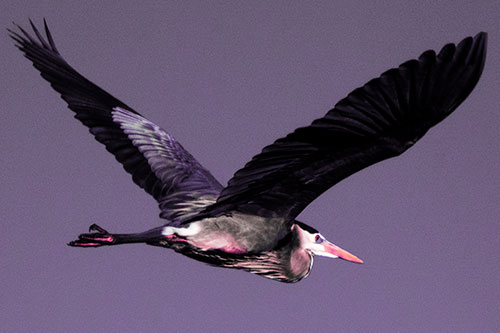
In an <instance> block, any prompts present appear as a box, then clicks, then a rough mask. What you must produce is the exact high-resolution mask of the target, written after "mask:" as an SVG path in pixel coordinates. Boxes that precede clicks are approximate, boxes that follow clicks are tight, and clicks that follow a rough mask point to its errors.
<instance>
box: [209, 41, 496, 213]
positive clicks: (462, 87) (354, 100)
mask: <svg viewBox="0 0 500 333" xmlns="http://www.w3.org/2000/svg"><path fill="white" fill-rule="evenodd" d="M486 44H487V35H486V33H484V32H481V33H479V34H477V35H476V36H475V37H474V38H471V37H468V38H465V39H464V40H463V41H461V42H460V43H459V44H458V45H457V46H455V45H454V44H447V45H445V46H444V47H443V48H442V49H441V51H440V52H439V53H438V54H437V55H436V53H435V52H434V51H432V50H429V51H426V52H424V53H422V55H421V56H420V57H419V58H418V59H413V60H409V61H407V62H405V63H403V64H401V65H400V66H399V67H398V68H393V69H390V70H388V71H386V72H384V73H383V74H381V76H380V77H378V78H375V79H373V80H371V81H369V82H368V83H367V84H365V85H364V86H363V87H361V88H358V89H355V90H354V91H353V92H351V93H350V94H349V95H348V96H347V97H346V98H344V99H342V100H341V101H339V102H338V103H337V104H336V105H335V107H334V108H333V109H332V110H330V111H329V112H328V113H327V114H326V115H325V116H324V117H323V118H320V119H317V120H315V121H313V122H312V124H311V125H310V126H307V127H303V128H298V129H296V130H295V131H294V132H293V133H290V134H289V135H287V136H286V137H284V138H281V139H278V140H276V141H275V142H274V143H273V144H271V145H269V146H267V147H265V148H264V149H263V150H262V152H261V153H260V154H258V155H256V156H255V157H253V158H252V160H251V161H250V162H248V163H247V164H246V165H245V167H243V168H242V169H240V170H238V171H237V172H236V173H235V174H234V176H233V178H232V179H231V180H230V181H229V183H228V186H227V187H226V188H224V189H223V190H222V192H221V194H220V196H219V198H218V199H217V202H216V203H215V204H213V205H211V206H209V207H207V209H206V210H205V211H204V212H203V213H202V214H205V215H220V214H224V213H227V212H230V211H239V212H242V213H248V214H257V215H260V216H269V217H276V216H279V217H283V218H285V219H286V220H288V221H292V220H293V219H294V218H295V217H296V216H297V215H298V214H299V213H300V212H301V211H302V210H303V209H304V208H305V207H306V206H307V205H308V204H309V203H310V202H311V201H313V200H314V199H315V198H317V197H318V196H319V195H320V194H321V193H323V192H324V191H326V190H327V189H328V188H330V187H331V186H333V185H335V184H336V183H337V182H339V181H341V180H342V179H344V178H346V177H348V176H350V175H352V174H353V173H355V172H357V171H359V170H361V169H363V168H365V167H368V166H370V165H372V164H374V163H377V162H379V161H382V160H384V159H387V158H390V157H393V156H396V155H399V154H401V153H403V152H404V151H406V150H407V149H408V148H409V147H411V146H412V145H413V144H414V143H415V142H416V141H417V140H418V139H420V138H421V137H422V136H423V135H424V134H425V133H426V132H427V131H428V130H429V129H430V128H431V127H432V126H434V125H436V124H437V123H438V122H440V121H441V120H443V119H444V118H445V117H446V116H448V115H449V114H450V113H451V112H452V111H453V110H455V109H456V107H457V106H458V105H459V104H460V103H461V102H462V101H463V100H464V99H465V98H466V97H467V96H468V95H469V94H470V93H471V91H472V89H473V88H474V86H475V85H476V83H477V82H478V80H479V77H480V75H481V73H482V70H483V67H484V62H485V58H486Z"/></svg>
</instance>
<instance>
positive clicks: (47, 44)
mask: <svg viewBox="0 0 500 333" xmlns="http://www.w3.org/2000/svg"><path fill="white" fill-rule="evenodd" d="M28 22H29V24H30V26H31V28H32V30H33V32H34V34H35V36H36V38H37V39H38V40H37V39H35V38H33V36H32V35H30V34H29V33H28V32H27V31H26V30H25V29H23V28H22V27H21V26H20V25H19V24H17V23H16V22H14V21H12V24H13V25H14V26H15V27H16V28H17V29H19V31H20V32H21V34H22V35H21V34H20V33H18V32H16V31H14V30H11V29H9V28H7V31H8V32H9V37H11V38H12V39H13V40H14V41H15V42H16V43H17V44H16V46H17V47H18V48H19V49H26V47H34V46H35V47H39V48H43V49H46V50H49V51H51V52H53V53H55V54H57V55H59V56H60V53H59V51H58V50H57V47H56V45H55V43H54V39H53V38H52V34H51V33H50V29H49V27H48V24H47V20H46V19H45V18H43V27H44V31H45V37H44V36H43V35H42V34H41V33H40V31H39V30H38V28H37V27H36V25H35V24H34V23H33V20H32V19H31V18H28ZM23 35H24V36H23Z"/></svg>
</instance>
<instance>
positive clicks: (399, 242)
mask: <svg viewBox="0 0 500 333" xmlns="http://www.w3.org/2000/svg"><path fill="white" fill-rule="evenodd" d="M28 17H31V18H32V19H33V20H34V22H35V23H37V24H38V25H40V24H41V22H42V18H43V17H45V18H47V20H48V22H49V25H50V27H51V30H52V32H53V35H54V38H55V41H56V44H57V46H58V48H59V50H60V51H61V53H62V54H63V56H64V57H65V58H66V59H67V61H68V62H69V63H70V64H71V65H72V66H73V67H74V68H76V69H77V70H78V71H80V72H81V73H82V74H83V75H85V76H86V77H87V78H89V79H90V80H92V81H93V82H95V83H97V84H98V85H100V86H101V87H103V88H104V89H106V90H108V91H109V92H110V93H112V94H113V95H115V96H116V97H118V98H119V99H122V100H123V101H124V102H125V103H127V104H129V105H130V106H132V107H134V108H135V109H136V110H138V111H139V112H141V113H142V114H143V115H145V116H146V117H147V118H149V119H150V120H152V121H154V122H155V123H157V124H159V125H160V126H162V127H163V128H165V129H166V130H168V131H169V132H170V133H171V134H172V135H174V136H175V137H176V138H177V139H178V140H179V141H180V142H181V143H182V144H183V145H184V146H185V147H186V148H187V149H188V150H189V151H190V152H191V153H192V154H193V155H194V156H195V157H196V158H197V159H198V160H199V161H200V162H201V163H202V164H203V165H205V166H206V167H207V168H208V169H209V170H211V171H212V172H213V174H214V175H215V176H216V177H217V178H218V179H219V180H220V181H221V182H222V183H224V184H225V183H226V182H227V180H228V179H229V178H230V177H231V175H232V174H233V173H234V172H235V171H236V170H237V169H238V168H240V167H241V166H243V165H244V163H245V162H246V161H248V160H249V159H250V158H251V157H252V156H253V155H254V154H256V153H258V152H259V151H260V149H261V148H262V147H263V146H265V145H267V144H269V143H271V142H272V141H273V140H275V139H276V138H278V137H281V136H284V135H286V134H287V133H289V132H290V131H292V130H293V129H295V128H296V127H299V126H305V125H307V124H309V123H310V122H311V121H312V120H313V119H315V118H318V117H321V116H323V115H324V114H325V113H326V111H327V110H328V109H330V108H331V107H332V106H333V105H334V104H335V103H336V102H337V101H338V100H339V99H341V98H343V97H344V96H345V95H347V94H348V93H349V92H350V91H351V90H353V89H354V88H356V87H358V86H361V85H362V84H364V83H365V82H367V81H368V80H369V79H371V78H373V77H376V76H378V75H379V74H380V73H381V72H383V71H385V70H387V69H389V68H391V67H394V66H397V65H399V64H400V63H402V62H404V61H406V60H408V59H410V58H415V57H417V56H418V55H419V54H420V53H421V52H423V51H425V50H427V49H431V48H432V49H440V48H441V47H442V46H443V45H444V44H445V43H447V42H455V43H456V42H459V41H460V40H461V39H462V38H464V37H466V36H469V35H475V34H476V33H477V32H479V31H487V32H489V34H490V35H489V48H488V58H487V62H486V67H485V70H484V73H483V76H482V78H481V80H480V81H479V84H478V85H477V87H476V88H475V90H474V91H473V92H472V94H471V95H470V96H469V98H468V99H467V100H466V101H465V102H464V103H463V104H462V105H461V106H460V107H459V109H458V110H457V111H456V112H455V113H454V114H453V115H451V116H450V117H449V118H448V119H446V120H445V121H444V122H443V123H441V124H439V125H438V126H436V127H435V128H434V129H432V130H431V131H430V132H429V133H428V134H427V135H426V136H425V137H424V138H423V139H422V140H421V141H420V142H418V144H417V145H416V146H415V147H413V148H411V149H410V150H409V151H408V152H407V153H405V154H404V155H402V156H401V157H398V158H395V159H391V160H387V161H384V162H381V163H379V164H377V165H375V166H373V167H371V168H368V169H366V170H363V171H362V172H359V173H357V174H356V175H355V176H353V177H350V178H349V179H347V180H345V181H343V182H341V183H340V184H338V185H337V186H335V187H334V188H333V189H331V190H330V191H328V192H327V193H325V194H324V195H323V196H321V197H320V198H319V199H318V200H316V201H315V202H314V203H313V204H311V205H310V206H309V207H308V208H307V209H306V210H305V211H304V212H303V213H302V214H301V215H300V216H299V219H300V220H302V221H304V222H306V223H308V224H310V225H312V226H314V227H316V228H317V229H319V230H320V231H321V232H322V234H323V235H325V237H327V238H328V239H329V240H331V241H333V242H334V243H336V244H338V245H340V246H342V247H344V248H346V249H347V250H349V251H352V252H353V253H354V254H356V255H358V256H359V257H360V258H362V259H364V260H365V264H364V265H354V264H350V263H348V262H343V261H340V260H331V259H326V258H316V261H315V266H314V268H313V271H312V274H311V276H310V277H308V278H307V279H305V280H303V281H301V282H300V283H298V284H293V285H287V284H281V283H277V282H274V281H271V280H266V279H263V278H261V277H257V276H254V275H252V274H248V273H245V272H240V271H234V270H228V269H220V268H212V267H209V266H207V265H204V264H202V263H199V262H196V261H194V260H191V259H188V258H185V257H182V256H180V255H178V254H176V253H174V252H173V251H170V250H166V249H160V248H153V247H148V246H144V245H128V246H119V247H110V248H99V249H74V248H69V247H67V246H66V245H65V244H66V243H67V242H68V241H71V240H73V239H75V237H76V236H77V235H78V234H80V233H82V232H85V231H86V229H87V228H88V226H89V225H90V224H92V223H98V224H100V225H101V226H103V227H105V228H106V229H108V230H109V231H110V232H120V233H125V232H137V231H143V230H146V229H149V228H151V227H154V226H157V225H159V223H161V222H160V220H159V219H158V209H157V206H156V203H155V201H154V200H152V199H151V198H150V197H149V196H148V195H147V194H145V193H144V192H143V191H142V190H141V189H139V188H138V187H137V186H136V185H135V184H133V183H132V181H131V179H130V176H129V175H128V174H126V173H125V172H124V171H123V170H122V168H121V166H120V165H119V164H118V163H117V162H116V161H115V160H114V159H113V157H112V156H111V155H109V154H108V153H107V152H106V151H105V150H104V148H103V147H102V146H100V145H99V144H98V143H97V142H95V141H94V140H93V138H92V137H91V136H90V135H89V134H88V133H87V129H86V128H84V127H83V126H82V125H81V124H80V123H79V122H77V121H75V120H74V119H72V113H71V112H70V111H69V110H68V109H67V108H66V107H65V103H64V102H63V101H62V100H61V99H60V98H59V97H58V95H57V94H56V93H55V92H54V91H53V90H52V89H51V88H50V86H49V85H48V84H47V83H46V82H45V81H44V80H43V79H41V78H40V76H39V75H38V73H37V71H36V70H34V69H33V68H32V67H31V65H30V63H29V62H28V61H27V60H26V59H24V58H23V57H22V55H21V53H20V52H19V51H18V50H17V49H15V48H14V47H13V43H12V41H11V40H10V39H9V38H8V36H7V33H6V31H5V30H3V32H2V33H1V34H0V43H1V48H0V49H1V54H2V61H1V62H0V66H1V69H0V73H1V77H0V82H1V89H0V98H1V103H0V107H1V118H0V119H1V121H0V145H1V156H2V157H1V167H0V172H1V178H0V181H1V184H0V191H1V193H0V205H1V211H2V214H1V217H0V219H1V238H0V251H1V258H0V265H1V266H0V281H1V285H2V286H1V288H0V306H1V308H0V331H2V332H28V331H39V332H41V331H45V332H49V331H50V332H90V331H109V332H128V331H130V332H139V331H140V332H148V331H153V330H162V331H170V332H176V331H183V332H188V331H190V332H201V331H204V332H207V331H217V332H244V331H253V332H256V331H259V332H300V331H302V332H304V331H308V332H314V331H322V332H332V331H336V332H359V331H364V332H492V331H497V330H498V327H500V315H499V314H500V263H499V258H500V224H499V215H500V208H499V201H500V200H499V199H500V180H499V165H500V148H499V147H500V145H499V140H500V135H499V125H500V108H499V106H500V103H499V101H500V99H499V91H500V79H499V77H500V71H499V68H500V63H499V59H500V58H499V56H500V37H499V36H500V23H499V18H500V3H499V2H498V1H476V2H473V1H406V2H404V1H315V2H308V1H301V2H298V1H269V2H262V1H210V2H209V1H175V2H172V1H141V2H140V4H139V2H138V1H137V2H135V1H114V2H112V1H107V2H102V1H53V2H51V1H10V0H9V1H2V3H1V5H0V22H1V24H0V26H1V27H3V28H8V27H10V28H12V27H13V26H12V24H11V22H12V21H15V22H17V23H18V24H21V25H22V26H24V27H28Z"/></svg>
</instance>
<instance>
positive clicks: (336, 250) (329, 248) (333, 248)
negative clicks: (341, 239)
mask: <svg viewBox="0 0 500 333" xmlns="http://www.w3.org/2000/svg"><path fill="white" fill-rule="evenodd" d="M322 245H323V246H324V247H325V251H326V252H328V253H329V254H332V255H334V256H335V257H338V258H341V259H344V260H347V261H352V262H355V263H358V264H362V263H363V260H361V259H359V258H358V257H356V256H355V255H354V254H352V253H349V252H347V251H346V250H344V249H342V248H340V247H338V246H337V245H335V244H332V243H330V242H328V241H324V242H323V243H322Z"/></svg>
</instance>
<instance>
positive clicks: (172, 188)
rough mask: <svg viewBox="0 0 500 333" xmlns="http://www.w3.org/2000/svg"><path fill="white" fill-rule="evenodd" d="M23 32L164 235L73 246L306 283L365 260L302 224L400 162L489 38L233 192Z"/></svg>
mask: <svg viewBox="0 0 500 333" xmlns="http://www.w3.org/2000/svg"><path fill="white" fill-rule="evenodd" d="M31 25H32V27H33V31H34V32H35V34H36V37H37V39H38V40H36V39H34V38H33V37H32V36H30V35H29V34H28V33H27V32H25V31H24V30H23V29H22V28H20V27H19V29H20V30H21V32H22V35H21V34H18V33H16V32H13V31H10V33H11V37H12V38H13V39H14V40H15V41H16V42H17V46H18V47H19V48H20V49H21V51H23V52H24V54H25V56H26V57H27V58H28V59H30V60H31V61H32V62H33V64H34V66H35V67H36V68H37V69H38V70H39V71H40V72H41V75H42V76H43V77H44V78H45V79H46V80H48V81H49V82H50V83H51V85H52V87H53V88H54V89H55V90H56V91H58V92H59V93H60V94H61V96H62V98H63V99H64V100H65V101H66V102H67V103H68V106H69V108H70V109H71V110H73V111H74V112H75V117H76V118H77V119H78V120H80V121H81V122H82V123H83V124H84V125H85V126H87V127H89V130H90V132H91V133H92V134H93V135H94V136H95V138H96V139H97V140H98V141H99V142H101V143H102V144H104V145H105V146H106V149H107V150H108V151H109V152H111V153H112V154H113V155H114V156H115V158H116V159H117V160H118V161H119V162H120V163H121V164H122V165H123V167H124V168H125V170H126V171H127V172H128V173H130V174H131V175H132V179H133V181H134V182H135V183H136V184H137V185H139V186H140V187H142V188H143V189H144V190H145V191H146V192H148V193H149V194H151V195H152V196H153V197H154V198H155V199H156V200H157V201H158V204H159V207H160V210H161V213H160V217H161V218H162V219H164V222H165V223H164V225H163V226H161V227H156V228H152V229H150V230H148V231H146V232H142V233H136V234H116V233H109V232H108V231H106V230H105V229H103V228H101V227H99V226H97V225H92V226H91V227H90V230H89V231H90V232H89V233H86V234H81V235H80V236H79V238H78V240H75V241H72V242H70V243H69V245H71V246H75V247H100V246H104V245H118V244H126V243H146V244H149V245H153V246H160V247H167V248H171V249H173V250H175V251H176V252H179V253H182V254H184V255H186V256H188V257H191V258H193V259H196V260H199V261H202V262H205V263H208V264H211V265H214V266H221V267H228V268H236V269H243V270H246V271H249V272H252V273H255V274H259V275H262V276H264V277H267V278H270V279H274V280H277V281H282V282H297V281H299V280H301V279H302V278H304V277H306V276H307V275H308V274H309V273H310V271H311V268H312V264H313V257H314V255H321V256H326V257H332V258H341V259H344V260H348V261H351V262H356V263H362V261H361V260H360V259H359V258H357V257H356V256H354V255H352V254H350V253H349V252H347V251H345V250H343V249H341V248H340V247H338V246H336V245H334V244H332V243H330V242H328V241H327V240H326V239H325V238H324V237H323V236H322V235H321V234H319V232H318V231H317V230H316V229H314V228H312V227H310V226H308V225H306V224H304V223H302V222H299V221H297V220H296V219H295V218H296V217H297V216H298V215H299V213H300V212H301V211H302V210H303V209H304V208H305V207H306V206H307V205H308V204H309V203H310V202H311V201H313V200H314V199H315V198H316V197H318V196H319V195H321V194H322V193H323V192H324V191H326V190H327V189H328V188H330V187H331V186H333V185H335V184H336V183H338V182H339V181H341V180H342V179H344V178H346V177H348V176H350V175H351V174H353V173H355V172H357V171H359V170H361V169H363V168H365V167H367V166H369V165H372V164H374V163H376V162H378V161H381V160H384V159H387V158H389V157H393V156H397V155H399V154H401V153H403V152H404V151H406V150H407V149H408V148H409V147H411V146H412V145H413V144H414V143H415V142H416V141H418V139H420V138H421V137H422V136H423V135H424V134H425V133H426V132H427V131H428V130H429V129H430V128H431V127H432V126H434V125H435V124H437V123H438V122H440V121H441V120H443V119H444V118H445V117H446V116H448V115H449V114H450V113H451V112H452V111H453V110H455V109H456V108H457V106H458V105H459V104H460V103H461V102H462V101H463V100H464V99H465V98H466V97H467V96H468V95H469V94H470V92H471V91H472V89H473V88H474V86H475V85H476V83H477V82H478V80H479V77H480V75H481V73H482V70H483V66H484V61H485V57H486V34H485V33H479V34H478V35H476V36H475V37H474V38H471V37H468V38H466V39H464V40H463V41H462V42H460V43H459V44H458V45H456V46H455V45H454V44H447V45H445V46H444V47H443V49H442V50H441V51H440V52H439V54H436V53H435V52H434V51H426V52H424V53H423V54H422V55H421V56H420V57H419V58H418V60H410V61H407V62H405V63H403V64H402V65H400V66H399V67H398V68H395V69H391V70H389V71H387V72H385V73H383V74H382V75H381V76H380V77H379V78H376V79H373V80H371V81H370V82H368V83H367V84H366V85H364V86H363V87H361V88H359V89H356V90H354V91H353V92H352V93H351V94H349V95H348V96H347V97H346V98H344V99H342V100H341V101H340V102H339V103H337V104H336V105H335V107H334V108H333V109H332V110H330V111H329V112H328V113H327V114H326V115H325V116H324V117H323V118H320V119H317V120H315V121H314V122H313V123H312V124H311V125H309V126H307V127H302V128H299V129H297V130H295V131H294V132H292V133H291V134H289V135H287V136H286V137H284V138H281V139H278V140H276V141H275V142H274V143H273V144H271V145H269V146H267V147H265V148H264V149H263V150H262V152H261V153H260V154H258V155H256V156H255V157H254V158H253V159H252V160H251V161H250V162H248V163H247V164H246V165H245V166H244V167H243V168H242V169H240V170H239V171H237V172H236V173H235V175H234V176H233V178H232V179H231V180H230V181H229V182H228V185H227V186H226V187H224V186H222V185H221V184H220V183H219V182H218V181H217V180H216V179H215V178H214V177H213V176H212V175H211V174H210V172H208V170H206V169H205V168H203V166H201V165H200V164H199V163H198V162H197V161H196V160H195V159H194V157H193V156H191V154H189V152H187V151H186V150H185V149H184V148H183V147H182V146H181V145H180V144H179V143H178V142H177V141H176V140H175V139H174V138H173V137H172V136H171V135H169V134H168V133H167V132H166V131H164V130H163V129H162V128H160V127H159V126H157V125H155V124H154V123H152V122H150V121H149V120H147V119H146V118H144V117H143V116H141V115H140V114H139V113H137V112H136V111H135V110H133V109H132V108H131V107H129V106H127V105H126V104H124V103H123V102H121V101H120V100H118V99H116V98H114V97H113V96H111V95H110V94H108V93H107V92H105V91H104V90H102V89H101V88H99V87H98V86H96V85H94V84H93V83H92V82H90V81H88V80H87V79H86V78H84V77H83V76H81V75H80V74H79V73H78V72H76V71H75V70H74V69H73V68H72V67H71V66H69V65H68V64H67V63H66V61H65V60H64V59H63V58H62V57H61V55H60V54H59V52H58V50H57V49H56V47H55V44H54V41H53V39H52V36H51V34H50V32H49V30H48V28H47V25H46V24H45V34H46V39H47V40H45V38H43V37H42V35H41V34H40V32H39V31H38V30H37V29H36V28H35V26H34V25H33V24H32V23H31Z"/></svg>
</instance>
